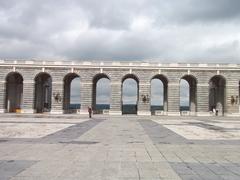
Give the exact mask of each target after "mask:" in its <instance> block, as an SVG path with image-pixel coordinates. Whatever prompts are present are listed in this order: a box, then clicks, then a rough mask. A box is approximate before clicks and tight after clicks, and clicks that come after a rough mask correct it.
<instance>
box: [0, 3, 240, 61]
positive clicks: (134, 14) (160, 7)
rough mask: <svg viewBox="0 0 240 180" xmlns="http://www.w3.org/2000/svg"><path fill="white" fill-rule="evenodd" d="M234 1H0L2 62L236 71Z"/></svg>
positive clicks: (239, 36)
mask: <svg viewBox="0 0 240 180" xmlns="http://www.w3.org/2000/svg"><path fill="white" fill-rule="evenodd" d="M239 9H240V1H239V0H230V1H229V0H181V1H180V0H171V1H166V0H102V1H98V0H57V1H55V0H21V1H19V0H0V58H2V59H5V58H7V59H11V58H36V59H38V58H39V59H41V58H45V59H66V60H68V59H71V60H72V59H73V60H81V59H89V60H92V59H94V60H98V59H101V60H153V61H161V60H166V59H167V60H169V61H172V62H182V61H185V62H199V61H201V62H203V61H204V62H232V63H237V62H238V63H240V45H239V40H240V23H239V22H240V11H239Z"/></svg>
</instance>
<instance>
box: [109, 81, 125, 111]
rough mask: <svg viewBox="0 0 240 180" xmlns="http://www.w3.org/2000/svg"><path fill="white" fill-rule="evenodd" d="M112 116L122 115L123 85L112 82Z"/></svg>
mask: <svg viewBox="0 0 240 180" xmlns="http://www.w3.org/2000/svg"><path fill="white" fill-rule="evenodd" d="M109 114H110V115H121V114H122V83H121V82H111V102H110V112H109Z"/></svg>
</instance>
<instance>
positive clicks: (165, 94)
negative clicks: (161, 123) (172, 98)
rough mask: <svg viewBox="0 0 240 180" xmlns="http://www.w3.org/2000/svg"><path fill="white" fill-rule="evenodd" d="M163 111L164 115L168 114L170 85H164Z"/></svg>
mask: <svg viewBox="0 0 240 180" xmlns="http://www.w3.org/2000/svg"><path fill="white" fill-rule="evenodd" d="M163 91H164V92H163V111H164V114H167V111H168V85H166V84H165V85H164V90H163Z"/></svg>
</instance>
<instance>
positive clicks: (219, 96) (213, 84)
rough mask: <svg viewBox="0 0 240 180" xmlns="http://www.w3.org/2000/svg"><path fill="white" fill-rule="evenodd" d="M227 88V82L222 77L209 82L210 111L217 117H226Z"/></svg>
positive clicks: (217, 76) (216, 77) (218, 76)
mask: <svg viewBox="0 0 240 180" xmlns="http://www.w3.org/2000/svg"><path fill="white" fill-rule="evenodd" d="M225 86H226V80H225V78H224V77H222V76H220V75H216V76H213V77H212V78H211V79H210V81H209V111H211V112H213V113H216V115H224V112H225V99H226V98H225Z"/></svg>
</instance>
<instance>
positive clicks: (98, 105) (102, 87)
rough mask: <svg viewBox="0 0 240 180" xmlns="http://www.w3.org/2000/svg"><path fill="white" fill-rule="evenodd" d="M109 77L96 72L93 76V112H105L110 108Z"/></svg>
mask: <svg viewBox="0 0 240 180" xmlns="http://www.w3.org/2000/svg"><path fill="white" fill-rule="evenodd" d="M110 96H111V84H110V79H109V77H108V76H107V75H106V74H103V73H101V74H97V75H96V76H95V77H94V78H93V96H92V97H93V101H92V109H93V113H95V114H103V113H107V112H108V111H109V109H110V99H111V97H110Z"/></svg>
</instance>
